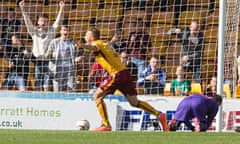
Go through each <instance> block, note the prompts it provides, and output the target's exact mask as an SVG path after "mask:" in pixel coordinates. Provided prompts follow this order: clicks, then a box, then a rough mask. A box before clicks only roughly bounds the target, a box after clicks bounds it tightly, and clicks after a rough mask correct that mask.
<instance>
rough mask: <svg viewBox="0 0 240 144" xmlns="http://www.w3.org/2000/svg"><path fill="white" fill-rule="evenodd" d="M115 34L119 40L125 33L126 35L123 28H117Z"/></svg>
mask: <svg viewBox="0 0 240 144" xmlns="http://www.w3.org/2000/svg"><path fill="white" fill-rule="evenodd" d="M114 35H115V36H116V38H117V39H118V40H119V41H120V40H122V39H123V35H124V33H123V30H121V29H117V30H116V31H115V33H114Z"/></svg>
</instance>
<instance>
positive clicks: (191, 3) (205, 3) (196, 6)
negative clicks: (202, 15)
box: [186, 0, 210, 12]
mask: <svg viewBox="0 0 240 144" xmlns="http://www.w3.org/2000/svg"><path fill="white" fill-rule="evenodd" d="M186 1H187V2H186V4H187V10H188V11H193V10H194V11H201V12H207V11H208V10H209V4H210V3H209V0H201V1H199V0H186Z"/></svg>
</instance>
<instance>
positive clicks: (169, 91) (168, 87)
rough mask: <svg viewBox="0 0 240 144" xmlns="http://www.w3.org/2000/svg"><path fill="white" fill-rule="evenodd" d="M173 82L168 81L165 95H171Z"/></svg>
mask: <svg viewBox="0 0 240 144" xmlns="http://www.w3.org/2000/svg"><path fill="white" fill-rule="evenodd" d="M171 95H172V94H171V83H166V85H165V87H164V96H171Z"/></svg>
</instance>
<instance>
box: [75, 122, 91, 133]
mask: <svg viewBox="0 0 240 144" xmlns="http://www.w3.org/2000/svg"><path fill="white" fill-rule="evenodd" d="M76 128H77V129H79V130H89V128H90V123H89V121H88V120H86V119H84V120H79V121H77V122H76Z"/></svg>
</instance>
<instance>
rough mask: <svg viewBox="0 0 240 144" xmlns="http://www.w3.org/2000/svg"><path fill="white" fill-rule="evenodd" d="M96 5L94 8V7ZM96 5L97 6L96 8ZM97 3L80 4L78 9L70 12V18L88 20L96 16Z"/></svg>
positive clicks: (71, 19)
mask: <svg viewBox="0 0 240 144" xmlns="http://www.w3.org/2000/svg"><path fill="white" fill-rule="evenodd" d="M92 7H94V8H92ZM95 7H96V8H95ZM96 12H97V4H84V3H82V4H78V5H77V9H74V10H72V11H71V12H70V13H69V20H70V21H75V20H86V21H89V20H90V19H91V18H94V17H96Z"/></svg>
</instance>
